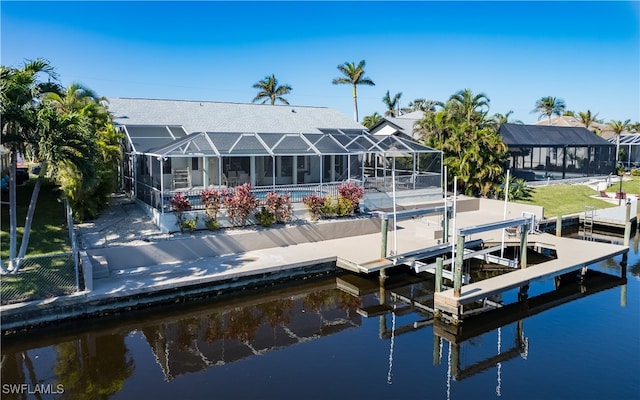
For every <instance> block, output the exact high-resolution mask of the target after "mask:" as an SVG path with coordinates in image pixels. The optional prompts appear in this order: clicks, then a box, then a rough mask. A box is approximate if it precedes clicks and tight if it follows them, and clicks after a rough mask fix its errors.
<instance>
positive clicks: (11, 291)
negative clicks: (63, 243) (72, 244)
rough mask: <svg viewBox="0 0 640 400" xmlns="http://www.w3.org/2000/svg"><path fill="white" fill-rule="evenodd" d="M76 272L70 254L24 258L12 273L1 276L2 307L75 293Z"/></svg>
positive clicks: (0, 293) (0, 296)
mask: <svg viewBox="0 0 640 400" xmlns="http://www.w3.org/2000/svg"><path fill="white" fill-rule="evenodd" d="M75 271H76V269H75V265H74V257H73V255H72V254H71V253H62V254H51V255H46V256H38V257H26V258H24V259H23V260H22V262H21V264H20V269H19V270H18V272H16V273H15V274H13V273H8V274H5V275H3V276H2V278H1V279H2V284H0V299H2V305H6V304H12V303H19V302H23V301H30V300H41V299H46V298H49V297H57V296H64V295H68V294H72V293H75V292H76V291H77V285H76V272H75Z"/></svg>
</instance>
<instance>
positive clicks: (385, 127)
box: [369, 111, 424, 140]
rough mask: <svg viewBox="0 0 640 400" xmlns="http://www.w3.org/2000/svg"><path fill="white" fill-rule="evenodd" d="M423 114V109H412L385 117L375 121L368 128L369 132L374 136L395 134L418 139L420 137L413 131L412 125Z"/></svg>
mask: <svg viewBox="0 0 640 400" xmlns="http://www.w3.org/2000/svg"><path fill="white" fill-rule="evenodd" d="M423 116H424V112H423V111H413V112H410V113H407V114H402V115H400V116H397V117H385V118H382V119H381V120H380V121H378V122H376V123H375V124H374V125H373V126H372V127H371V128H370V129H369V133H371V134H372V135H375V136H388V135H395V136H400V137H403V138H405V139H413V140H418V139H420V137H419V135H417V134H416V133H414V129H413V127H414V125H415V124H416V122H418V121H420V120H421V119H422V117H423Z"/></svg>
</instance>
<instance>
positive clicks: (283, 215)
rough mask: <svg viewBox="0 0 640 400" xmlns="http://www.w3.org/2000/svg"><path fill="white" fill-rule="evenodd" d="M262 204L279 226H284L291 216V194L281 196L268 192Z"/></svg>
mask: <svg viewBox="0 0 640 400" xmlns="http://www.w3.org/2000/svg"><path fill="white" fill-rule="evenodd" d="M264 204H265V206H266V207H267V208H268V209H269V211H271V212H272V213H273V216H274V218H275V222H277V223H279V224H286V223H287V222H288V221H289V220H290V219H291V217H292V216H293V205H292V204H291V193H287V194H285V195H281V194H279V193H276V192H269V193H267V197H266V198H265V201H264Z"/></svg>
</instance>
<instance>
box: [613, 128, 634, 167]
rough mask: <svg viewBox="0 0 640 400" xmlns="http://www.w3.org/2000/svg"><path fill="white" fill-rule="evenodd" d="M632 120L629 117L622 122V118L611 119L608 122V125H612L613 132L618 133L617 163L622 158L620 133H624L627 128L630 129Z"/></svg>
mask: <svg viewBox="0 0 640 400" xmlns="http://www.w3.org/2000/svg"><path fill="white" fill-rule="evenodd" d="M630 122H631V120H630V119H628V120H626V121H624V122H622V121H620V120H618V121H614V120H611V121H609V122H607V125H609V126H610V127H611V129H612V130H613V133H615V134H616V163H617V162H618V160H619V159H620V135H622V132H624V131H626V130H627V129H629V123H630Z"/></svg>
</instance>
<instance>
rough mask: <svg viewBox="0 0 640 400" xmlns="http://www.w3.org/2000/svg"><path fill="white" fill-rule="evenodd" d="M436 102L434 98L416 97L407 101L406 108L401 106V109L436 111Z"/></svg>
mask: <svg viewBox="0 0 640 400" xmlns="http://www.w3.org/2000/svg"><path fill="white" fill-rule="evenodd" d="M436 105H437V102H436V101H434V100H428V99H423V98H417V99H414V100H413V101H410V102H409V105H408V106H407V107H406V108H403V109H402V111H404V112H406V113H410V112H414V111H425V112H426V111H432V112H433V111H436Z"/></svg>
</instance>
